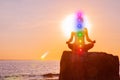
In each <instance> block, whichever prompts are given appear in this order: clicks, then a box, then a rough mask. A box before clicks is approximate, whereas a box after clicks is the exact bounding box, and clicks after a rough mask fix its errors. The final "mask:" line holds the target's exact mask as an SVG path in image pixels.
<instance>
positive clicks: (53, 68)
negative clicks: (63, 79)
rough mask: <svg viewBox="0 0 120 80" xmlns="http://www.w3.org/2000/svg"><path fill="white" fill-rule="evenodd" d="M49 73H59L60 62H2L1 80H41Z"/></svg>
mask: <svg viewBox="0 0 120 80" xmlns="http://www.w3.org/2000/svg"><path fill="white" fill-rule="evenodd" d="M47 73H59V61H0V80H38V79H39V80H40V79H44V77H42V76H41V75H42V74H47ZM56 78H58V77H52V79H56Z"/></svg>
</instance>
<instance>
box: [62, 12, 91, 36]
mask: <svg viewBox="0 0 120 80" xmlns="http://www.w3.org/2000/svg"><path fill="white" fill-rule="evenodd" d="M83 19H84V22H83V26H84V27H86V28H87V29H88V30H90V24H89V21H88V19H87V17H86V16H85V15H83ZM61 26H62V31H63V34H64V35H65V37H67V38H69V37H70V35H71V32H73V31H74V32H76V26H77V24H76V14H75V13H74V14H70V15H68V16H67V17H65V19H64V20H63V21H62V24H61Z"/></svg>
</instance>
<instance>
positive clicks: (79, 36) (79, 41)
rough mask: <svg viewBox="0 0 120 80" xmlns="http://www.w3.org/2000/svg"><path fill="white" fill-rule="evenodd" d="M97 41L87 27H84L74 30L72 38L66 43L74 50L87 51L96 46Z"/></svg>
mask: <svg viewBox="0 0 120 80" xmlns="http://www.w3.org/2000/svg"><path fill="white" fill-rule="evenodd" d="M73 38H74V43H71V42H72V41H73ZM85 39H86V40H87V41H88V42H89V43H88V44H85ZM95 42H96V41H95V40H93V41H92V40H91V39H90V38H89V36H88V30H87V28H83V29H82V30H79V31H77V32H72V33H71V37H70V39H69V40H68V41H67V42H66V43H67V44H68V47H69V48H70V49H71V50H72V51H80V52H87V51H88V50H89V49H91V48H92V47H93V46H94V43H95Z"/></svg>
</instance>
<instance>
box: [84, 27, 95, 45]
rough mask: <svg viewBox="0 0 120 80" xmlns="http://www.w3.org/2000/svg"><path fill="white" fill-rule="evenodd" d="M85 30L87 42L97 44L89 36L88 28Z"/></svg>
mask: <svg viewBox="0 0 120 80" xmlns="http://www.w3.org/2000/svg"><path fill="white" fill-rule="evenodd" d="M84 30H85V36H86V40H87V41H88V42H92V43H95V40H94V41H92V40H91V39H90V38H89V36H88V30H87V28H85V29H84Z"/></svg>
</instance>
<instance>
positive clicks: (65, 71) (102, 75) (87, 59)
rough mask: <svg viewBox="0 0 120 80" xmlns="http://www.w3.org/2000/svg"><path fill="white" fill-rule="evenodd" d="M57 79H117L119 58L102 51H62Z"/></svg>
mask: <svg viewBox="0 0 120 80" xmlns="http://www.w3.org/2000/svg"><path fill="white" fill-rule="evenodd" d="M59 80H119V59H118V56H113V55H111V54H107V53H104V52H86V53H84V54H75V53H72V52H71V51H64V52H63V55H62V57H61V62H60V75H59Z"/></svg>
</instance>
